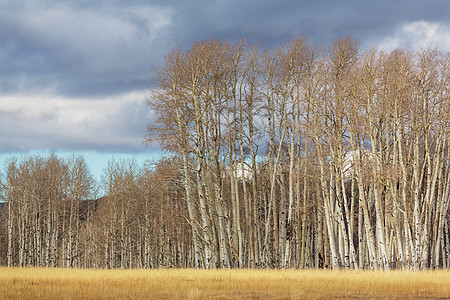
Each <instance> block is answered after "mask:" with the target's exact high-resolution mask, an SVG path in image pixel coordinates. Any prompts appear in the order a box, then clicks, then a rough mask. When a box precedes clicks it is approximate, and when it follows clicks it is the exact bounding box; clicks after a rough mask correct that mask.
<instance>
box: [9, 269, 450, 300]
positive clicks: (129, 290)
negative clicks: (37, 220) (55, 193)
mask: <svg viewBox="0 0 450 300" xmlns="http://www.w3.org/2000/svg"><path fill="white" fill-rule="evenodd" d="M0 283H1V284H0V299H242V298H244V299H329V298H360V299H368V298H369V299H370V298H371V299H373V298H393V299H404V298H410V299H417V298H428V299H430V298H432V299H436V298H450V272H449V271H425V272H418V273H412V272H401V271H392V272H370V271H364V272H352V271H340V272H332V271H322V270H320V271H319V270H286V271H284V270H210V271H207V270H192V269H160V270H87V269H47V268H0Z"/></svg>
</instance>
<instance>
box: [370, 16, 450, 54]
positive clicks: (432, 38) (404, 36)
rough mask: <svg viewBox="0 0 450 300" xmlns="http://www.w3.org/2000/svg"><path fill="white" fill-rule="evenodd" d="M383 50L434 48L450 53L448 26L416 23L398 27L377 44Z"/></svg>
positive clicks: (434, 23) (449, 31)
mask: <svg viewBox="0 0 450 300" xmlns="http://www.w3.org/2000/svg"><path fill="white" fill-rule="evenodd" d="M377 44H378V47H379V48H381V49H385V50H393V49H396V48H404V49H413V50H418V49H421V48H425V47H429V46H436V47H437V48H438V49H439V50H441V51H445V52H447V51H450V24H446V23H440V22H426V21H417V22H409V23H405V24H402V25H400V26H399V27H398V28H397V29H395V30H394V32H393V33H392V34H391V35H389V36H387V37H384V38H382V39H381V40H379V41H378V42H377Z"/></svg>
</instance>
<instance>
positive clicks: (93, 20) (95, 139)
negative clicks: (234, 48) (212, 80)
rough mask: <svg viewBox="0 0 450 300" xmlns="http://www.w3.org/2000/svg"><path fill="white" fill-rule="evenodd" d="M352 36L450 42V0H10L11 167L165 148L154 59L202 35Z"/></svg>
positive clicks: (2, 3)
mask: <svg viewBox="0 0 450 300" xmlns="http://www.w3.org/2000/svg"><path fill="white" fill-rule="evenodd" d="M302 34H304V35H306V36H307V37H308V39H309V40H311V41H314V42H317V43H318V44H319V45H321V46H323V47H327V46H329V45H330V44H331V43H332V41H333V40H335V39H337V38H339V37H341V36H344V35H349V36H351V37H353V38H356V39H358V40H359V42H360V46H361V48H362V50H364V49H369V48H372V47H379V48H383V49H388V50H391V49H394V48H409V49H419V48H422V47H426V46H430V45H434V46H437V47H438V48H439V49H440V50H441V51H450V3H449V1H447V0H428V1H423V0H408V1H406V0H378V1H368V0H348V1H335V0H329V1H320V0H316V1H311V0H308V1H304V0H300V1H299V0H276V1H275V0H274V1H269V0H252V1H250V0H210V1H206V0H192V1H187V0H184V1H183V0H173V1H171V0H160V1H148V0H142V1H141V0H128V1H119V0H96V1H91V0H20V1H17V0H0V167H2V166H3V165H4V162H5V161H6V160H7V158H9V157H11V156H17V157H20V156H23V155H27V154H36V153H37V154H43V155H46V154H48V153H51V152H54V153H56V154H57V155H59V156H62V157H64V156H68V155H70V154H72V153H76V154H80V155H83V156H84V157H85V158H86V161H87V163H88V165H89V167H90V169H91V171H92V173H93V174H94V176H95V177H97V178H99V177H100V175H101V174H102V172H103V168H104V167H105V166H106V163H107V161H108V160H109V159H111V158H112V157H114V158H116V159H121V158H131V157H134V158H136V160H137V161H138V162H143V161H145V160H146V159H155V158H158V157H159V156H160V155H161V153H162V152H161V150H160V149H159V147H158V145H157V144H152V145H146V144H144V143H143V140H144V137H145V135H146V126H147V123H148V122H151V120H152V112H151V111H150V110H149V109H148V108H147V107H146V106H145V99H146V98H147V97H148V96H149V92H148V91H149V89H151V88H152V87H154V83H153V81H152V66H158V65H160V64H161V63H162V61H163V58H164V55H165V54H167V53H168V52H169V51H170V50H171V49H173V48H175V47H178V46H181V47H182V48H184V49H188V48H190V46H191V44H192V42H193V41H200V40H203V39H207V38H219V39H222V40H227V41H231V42H233V41H237V40H238V39H240V38H247V39H248V40H249V41H250V42H257V43H260V44H262V45H263V47H265V48H272V47H278V46H280V45H282V44H283V43H287V42H288V41H289V40H291V39H292V37H294V36H298V35H302Z"/></svg>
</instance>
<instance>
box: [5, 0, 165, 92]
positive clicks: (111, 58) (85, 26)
mask: <svg viewBox="0 0 450 300" xmlns="http://www.w3.org/2000/svg"><path fill="white" fill-rule="evenodd" d="M20 3H21V5H20V4H11V3H9V2H6V3H5V2H2V3H0V64H1V65H2V68H1V69H0V79H2V80H1V81H3V83H2V84H0V92H1V91H2V90H3V92H15V91H17V85H18V83H16V81H14V80H15V79H18V78H20V76H22V75H23V74H26V75H27V76H28V77H29V78H30V79H31V80H30V81H29V82H28V83H35V84H37V85H36V87H37V88H40V87H42V86H43V85H44V86H45V84H53V85H56V87H57V88H58V89H59V92H60V93H63V94H66V95H71V96H74V95H80V94H84V95H87V94H97V93H103V94H107V93H116V92H118V91H120V90H122V91H123V90H125V89H133V88H136V87H137V86H138V85H141V84H143V83H144V82H147V85H144V86H141V88H145V87H146V86H148V82H149V78H150V69H151V65H152V63H154V60H153V59H152V57H158V58H159V57H162V56H163V55H164V53H165V51H166V44H165V41H164V39H165V38H163V37H164V36H165V34H166V31H165V28H166V27H167V26H169V25H170V24H171V14H172V13H171V9H170V8H164V7H161V6H157V5H149V4H139V5H128V6H124V7H122V6H118V5H116V6H114V5H111V4H108V2H104V3H99V4H97V5H96V6H89V5H80V4H78V5H77V2H68V1H64V2H61V1H53V2H52V1H21V2H20ZM2 77H3V78H2ZM35 78H43V79H40V80H38V79H35ZM3 79H5V80H3ZM33 87H34V86H28V87H27V88H33ZM108 87H110V89H108Z"/></svg>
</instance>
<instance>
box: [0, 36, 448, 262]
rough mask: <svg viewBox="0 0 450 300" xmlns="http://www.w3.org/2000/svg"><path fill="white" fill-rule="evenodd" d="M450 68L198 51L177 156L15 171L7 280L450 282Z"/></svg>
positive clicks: (5, 190)
mask: <svg viewBox="0 0 450 300" xmlns="http://www.w3.org/2000/svg"><path fill="white" fill-rule="evenodd" d="M449 80H450V55H449V53H446V54H443V53H440V52H439V51H438V50H436V49H432V48H430V49H424V50H420V51H414V52H413V51H406V50H394V51H389V52H383V51H378V50H370V51H366V52H364V53H361V52H360V51H359V49H358V44H357V42H355V41H354V40H352V39H351V38H348V37H344V38H341V39H338V40H336V41H335V42H334V43H333V44H332V46H331V47H330V48H328V49H320V48H319V47H318V46H316V45H314V44H313V43H310V42H308V41H307V39H306V38H303V37H300V38H294V39H293V40H292V41H291V42H290V43H288V44H286V45H284V46H282V47H280V48H278V49H274V50H270V51H268V50H263V49H261V48H260V47H257V46H254V45H249V44H247V43H246V42H244V41H239V42H237V43H235V44H231V43H227V42H222V41H219V40H207V41H203V42H196V43H194V44H193V45H192V47H191V49H188V50H182V49H174V50H173V51H172V52H170V53H169V54H168V55H167V56H166V58H165V62H164V64H163V65H162V66H161V67H159V68H155V81H156V87H155V88H154V89H152V90H151V94H150V97H149V99H148V101H147V104H148V105H149V107H150V108H151V109H152V110H153V111H154V112H155V114H156V119H155V120H154V122H153V123H151V124H149V140H151V141H154V140H157V141H158V142H160V144H161V146H162V147H163V148H164V149H166V150H168V151H169V152H170V153H171V156H167V157H165V158H162V159H161V160H160V161H158V162H155V163H152V164H147V165H144V166H140V165H138V164H137V163H135V162H133V161H119V162H115V161H111V162H110V163H109V165H108V166H107V167H106V168H105V174H104V176H103V178H102V182H101V184H100V186H99V188H100V189H101V190H102V193H103V194H105V195H106V196H104V197H102V198H100V199H97V200H87V199H96V198H97V195H98V194H99V192H98V187H97V186H96V184H95V183H94V181H93V179H92V176H91V175H90V173H89V171H88V170H87V167H86V165H85V163H84V160H83V159H82V158H80V157H75V156H74V157H73V158H71V159H67V160H62V159H59V158H57V157H56V156H54V155H51V156H50V157H47V158H43V157H39V156H35V157H29V158H24V159H21V160H11V161H10V162H9V163H8V164H7V167H6V169H5V172H4V175H3V178H2V197H3V200H4V201H5V202H4V203H3V204H2V210H1V213H2V216H1V221H2V222H1V227H0V247H1V248H0V250H1V252H0V253H1V257H0V263H1V264H3V265H8V266H16V265H19V266H29V265H35V266H61V267H98V268H157V267H197V268H229V267H232V268H333V269H338V268H351V269H385V270H387V269H400V268H401V269H414V270H419V269H427V268H448V267H449V265H450V253H449V251H450V230H449V225H450V223H449V220H450V216H449V213H448V206H449V199H450V147H449V146H450V145H449V143H450V142H449V129H450V118H449V116H450V96H449V95H450V94H449V89H450V81H449Z"/></svg>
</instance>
